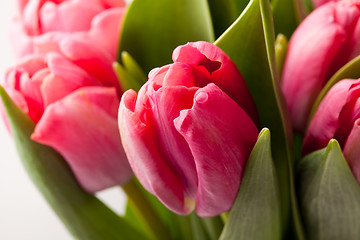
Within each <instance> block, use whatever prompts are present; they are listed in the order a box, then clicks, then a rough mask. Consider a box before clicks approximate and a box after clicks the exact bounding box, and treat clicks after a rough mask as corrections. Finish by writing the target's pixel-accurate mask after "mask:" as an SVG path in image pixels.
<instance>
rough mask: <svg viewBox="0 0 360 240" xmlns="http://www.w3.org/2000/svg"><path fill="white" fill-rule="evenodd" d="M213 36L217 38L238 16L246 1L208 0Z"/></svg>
mask: <svg viewBox="0 0 360 240" xmlns="http://www.w3.org/2000/svg"><path fill="white" fill-rule="evenodd" d="M208 2H209V7H210V12H211V17H212V22H213V24H214V31H215V36H216V37H219V36H220V35H221V34H223V32H224V31H225V30H226V29H227V28H228V27H230V25H231V24H232V23H233V22H234V21H235V20H236V19H237V18H238V17H239V16H240V14H241V12H242V11H243V10H244V8H245V7H246V5H247V4H248V2H249V1H248V0H222V1H219V0H208Z"/></svg>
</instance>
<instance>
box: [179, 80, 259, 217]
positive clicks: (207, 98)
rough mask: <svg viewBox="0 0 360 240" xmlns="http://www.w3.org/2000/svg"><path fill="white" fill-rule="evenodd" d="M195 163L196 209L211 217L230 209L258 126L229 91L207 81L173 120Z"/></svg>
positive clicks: (201, 214) (200, 213) (201, 213)
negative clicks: (189, 107)
mask: <svg viewBox="0 0 360 240" xmlns="http://www.w3.org/2000/svg"><path fill="white" fill-rule="evenodd" d="M174 124H175V127H176V129H177V130H178V131H179V132H180V133H181V134H182V135H183V137H184V138H185V139H186V141H187V142H188V144H189V146H190V149H191V152H192V154H193V156H194V159H195V163H196V170H197V174H198V191H197V194H196V212H197V214H198V215H199V216H201V217H211V216H215V215H218V214H220V213H222V212H225V211H227V210H229V209H230V207H231V206H232V203H233V201H234V200H235V197H236V194H237V191H238V188H239V186H240V181H241V177H242V173H243V170H244V168H245V164H246V161H247V159H248V157H249V154H250V152H251V150H252V148H253V146H254V144H255V142H256V139H257V135H258V130H257V128H256V126H255V124H254V123H253V121H252V120H251V118H250V117H249V116H248V115H247V114H246V112H245V111H244V110H242V109H241V107H239V106H238V105H237V104H236V103H235V102H234V101H233V100H232V99H231V98H230V97H229V96H228V95H226V94H225V93H224V92H223V91H221V90H220V89H219V87H217V86H216V85H215V84H212V83H210V84H209V85H207V86H206V87H204V88H201V89H199V90H198V91H197V92H196V95H195V100H194V105H193V107H192V109H188V110H183V111H181V113H180V116H179V117H178V118H176V119H175V120H174Z"/></svg>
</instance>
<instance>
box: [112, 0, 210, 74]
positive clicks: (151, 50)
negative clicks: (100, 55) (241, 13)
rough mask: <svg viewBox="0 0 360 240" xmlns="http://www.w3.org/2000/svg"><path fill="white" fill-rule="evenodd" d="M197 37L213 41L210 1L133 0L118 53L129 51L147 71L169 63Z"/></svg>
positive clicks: (197, 38)
mask: <svg viewBox="0 0 360 240" xmlns="http://www.w3.org/2000/svg"><path fill="white" fill-rule="evenodd" d="M198 40H203V41H208V42H213V41H214V31H213V27H212V22H211V16H210V10H209V6H208V3H207V0H197V1H194V0H171V1H169V0H157V1H152V0H133V1H132V3H131V5H130V7H129V9H128V12H127V14H126V16H125V19H124V24H123V27H122V33H121V40H120V48H119V53H121V52H123V51H127V52H128V53H129V54H130V55H131V56H133V57H134V59H135V60H136V61H137V62H138V63H139V65H140V66H141V67H142V69H143V70H144V71H145V72H148V71H150V70H151V69H152V68H154V67H160V66H162V65H165V64H168V63H170V62H171V53H172V51H173V50H174V49H175V47H177V46H178V45H181V44H185V43H187V42H191V41H198ZM119 58H120V56H119ZM118 60H119V62H120V59H118Z"/></svg>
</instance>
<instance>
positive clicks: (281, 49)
mask: <svg viewBox="0 0 360 240" xmlns="http://www.w3.org/2000/svg"><path fill="white" fill-rule="evenodd" d="M287 49H288V40H287V38H286V37H285V35H283V34H281V33H280V34H278V35H277V37H276V40H275V57H276V69H277V72H278V73H279V79H281V74H282V70H283V66H284V62H285V58H286V53H287Z"/></svg>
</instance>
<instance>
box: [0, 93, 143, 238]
mask: <svg viewBox="0 0 360 240" xmlns="http://www.w3.org/2000/svg"><path fill="white" fill-rule="evenodd" d="M0 96H1V100H2V103H3V104H4V107H5V110H6V113H7V116H8V119H9V122H10V125H11V132H12V135H13V137H14V140H15V144H16V149H17V151H18V153H19V155H20V158H21V160H22V163H23V165H24V167H25V169H26V171H27V173H28V174H29V176H30V178H31V180H32V181H33V182H34V184H35V185H36V187H37V188H38V190H39V191H40V192H41V193H42V195H43V196H44V197H45V199H46V200H47V202H48V203H49V204H50V206H51V207H52V208H53V210H54V211H55V212H56V214H57V215H58V216H59V218H60V219H61V220H62V221H63V223H64V224H65V225H66V227H67V229H68V230H69V231H70V232H71V233H72V234H73V236H74V237H75V238H77V239H86V240H87V239H89V240H103V239H135V240H137V239H143V238H145V239H147V237H146V236H144V235H142V234H140V233H139V232H137V231H136V230H135V229H134V228H133V227H132V226H131V225H130V224H129V223H127V222H126V221H125V220H123V219H122V218H120V217H119V216H118V215H116V214H115V213H114V212H113V211H111V210H110V209H109V208H108V207H106V206H105V205H104V204H103V203H102V202H101V201H100V200H98V199H97V198H96V197H95V196H93V195H91V194H89V193H87V192H85V191H84V190H83V189H82V188H81V187H80V185H79V184H78V183H77V181H76V179H75V177H74V175H73V174H72V172H71V170H70V168H69V166H68V165H67V164H66V162H65V160H64V159H63V158H62V157H61V156H60V155H59V154H58V153H57V152H56V151H54V150H53V149H52V148H50V147H47V146H44V145H41V144H38V143H36V142H34V141H32V140H30V135H31V134H32V132H33V130H34V127H35V123H34V122H33V121H32V120H31V119H30V118H29V117H28V116H27V115H26V114H24V113H23V112H22V110H21V109H20V108H19V107H18V106H17V105H16V104H15V103H14V102H13V101H12V100H11V99H10V97H9V96H8V95H7V93H6V92H5V90H4V89H3V88H2V87H1V86H0Z"/></svg>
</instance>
